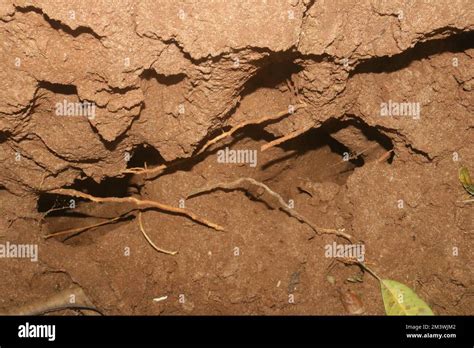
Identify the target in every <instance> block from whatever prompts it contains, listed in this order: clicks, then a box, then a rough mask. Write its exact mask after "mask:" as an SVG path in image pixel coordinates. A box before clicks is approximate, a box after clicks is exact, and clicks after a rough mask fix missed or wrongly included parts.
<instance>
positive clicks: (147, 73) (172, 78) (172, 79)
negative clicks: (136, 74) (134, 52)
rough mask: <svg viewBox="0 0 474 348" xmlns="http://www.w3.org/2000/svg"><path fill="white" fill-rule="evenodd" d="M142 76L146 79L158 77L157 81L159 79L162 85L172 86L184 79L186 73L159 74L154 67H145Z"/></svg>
mask: <svg viewBox="0 0 474 348" xmlns="http://www.w3.org/2000/svg"><path fill="white" fill-rule="evenodd" d="M140 77H141V78H142V79H145V80H151V79H156V81H158V82H159V83H160V84H162V85H166V86H171V85H175V84H177V83H179V82H181V81H183V80H184V79H185V78H186V75H185V74H176V75H163V74H158V73H157V72H156V71H155V70H154V69H145V70H144V71H143V72H142V74H141V75H140Z"/></svg>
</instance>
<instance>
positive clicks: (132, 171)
mask: <svg viewBox="0 0 474 348" xmlns="http://www.w3.org/2000/svg"><path fill="white" fill-rule="evenodd" d="M304 107H306V104H304V103H301V104H297V105H295V106H294V108H293V110H292V111H290V110H285V111H282V112H280V113H278V114H276V115H271V116H264V117H261V118H259V119H257V120H250V121H245V122H242V123H239V124H238V125H236V126H234V127H232V128H231V129H230V130H229V131H227V132H224V133H222V134H219V135H218V136H216V137H215V138H213V139H211V140H209V141H208V142H207V143H206V144H204V146H203V147H202V148H201V149H200V150H199V151H198V152H197V153H196V154H194V156H193V157H195V156H199V155H200V154H202V153H204V152H205V151H206V150H207V149H208V148H209V147H210V146H212V145H214V144H216V143H218V142H219V141H221V140H223V139H225V138H228V137H230V136H231V135H232V134H234V133H235V132H236V131H238V130H239V129H242V128H243V127H246V126H249V125H257V124H262V123H264V122H267V121H276V120H278V119H280V118H283V117H285V116H287V115H291V114H293V112H294V111H296V110H298V109H301V108H304ZM193 157H190V158H186V159H185V160H189V159H191V158H193ZM185 160H182V161H178V162H176V163H174V164H172V165H171V166H173V165H177V164H180V163H182V162H183V161H185ZM167 168H169V166H167V165H165V164H163V165H160V166H158V167H155V168H150V169H147V168H129V169H126V170H124V171H123V173H128V174H139V175H142V174H147V175H151V176H152V177H153V176H156V175H158V174H160V173H162V172H163V171H164V170H165V169H167Z"/></svg>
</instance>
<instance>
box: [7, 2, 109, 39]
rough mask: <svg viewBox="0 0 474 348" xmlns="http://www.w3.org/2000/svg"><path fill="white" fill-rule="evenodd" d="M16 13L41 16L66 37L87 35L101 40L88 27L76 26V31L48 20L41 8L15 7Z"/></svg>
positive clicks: (59, 22) (53, 20)
mask: <svg viewBox="0 0 474 348" xmlns="http://www.w3.org/2000/svg"><path fill="white" fill-rule="evenodd" d="M15 9H16V11H17V12H20V13H28V12H34V13H37V14H39V15H41V16H43V18H44V20H45V21H46V22H47V23H48V24H49V25H50V26H51V27H52V28H53V29H55V30H60V31H62V32H64V33H66V34H68V35H71V36H73V37H78V36H79V35H82V34H89V35H91V36H93V37H94V38H96V39H97V40H99V41H100V40H101V39H102V36H100V35H98V34H97V33H96V32H94V31H93V30H92V29H91V28H90V27H85V26H78V27H77V28H76V29H72V28H70V27H69V26H68V25H66V24H64V23H62V22H61V21H58V20H55V19H52V18H50V17H49V16H48V15H47V14H46V13H44V12H43V10H42V9H41V8H38V7H35V6H26V7H20V6H16V7H15Z"/></svg>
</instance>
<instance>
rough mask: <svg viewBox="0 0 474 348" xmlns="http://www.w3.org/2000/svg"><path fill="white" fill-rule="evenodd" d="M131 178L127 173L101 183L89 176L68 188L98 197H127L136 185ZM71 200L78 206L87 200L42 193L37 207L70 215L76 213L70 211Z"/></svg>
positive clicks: (39, 209) (40, 209)
mask: <svg viewBox="0 0 474 348" xmlns="http://www.w3.org/2000/svg"><path fill="white" fill-rule="evenodd" d="M131 178H132V176H131V175H127V176H125V177H123V178H106V179H104V180H102V181H101V182H100V183H97V182H95V181H94V180H92V179H90V178H87V179H85V180H76V182H75V183H74V184H73V185H71V186H70V187H68V188H71V189H74V190H78V191H81V192H84V193H88V194H90V195H93V196H96V197H112V196H113V197H126V196H130V187H131V186H133V185H134V183H133V182H131V181H132V180H131ZM71 200H74V204H75V205H76V206H78V205H80V204H81V203H84V202H86V200H85V199H82V198H78V197H70V196H64V195H58V194H51V193H42V194H40V195H39V198H38V203H37V209H38V212H40V213H45V212H47V211H49V210H54V211H51V212H50V213H48V216H64V215H68V216H69V215H71V214H74V213H73V212H71V211H69V207H70V205H71ZM58 208H64V209H58ZM56 209H58V210H56Z"/></svg>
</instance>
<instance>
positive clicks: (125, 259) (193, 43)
mask: <svg viewBox="0 0 474 348" xmlns="http://www.w3.org/2000/svg"><path fill="white" fill-rule="evenodd" d="M0 38H1V39H0V46H1V49H0V63H1V69H0V87H1V88H0V208H1V209H0V213H1V214H0V215H1V216H0V256H1V258H0V279H2V281H1V282H0V294H1V296H0V312H1V313H18V311H20V310H21V309H22V308H23V310H24V308H29V307H28V306H31V304H34V303H41V302H42V301H43V302H44V301H46V300H47V299H49V298H52V297H54V296H56V295H58V294H61V293H63V291H67V290H68V289H72V288H75V289H77V288H80V289H82V291H83V294H85V295H86V296H87V298H88V301H89V304H90V306H93V307H95V308H96V309H98V310H99V311H100V312H101V313H103V314H106V315H117V314H119V315H122V314H127V315H138V314H144V315H158V314H161V315H174V314H181V315H187V314H269V315H273V314H285V315H288V314H310V315H334V314H336V315H344V314H352V313H351V312H350V310H349V311H348V309H347V308H346V307H345V306H344V302H343V301H341V293H342V294H343V293H345V292H347V291H349V292H351V293H352V294H354V295H355V296H357V297H358V298H359V299H360V301H361V302H362V303H363V307H364V310H363V313H364V314H366V315H383V314H385V310H384V305H383V302H382V297H381V294H380V285H379V283H378V281H377V280H376V279H375V278H374V277H372V276H371V275H370V274H368V273H367V272H363V271H362V270H361V268H360V267H359V266H357V265H356V264H354V263H353V262H352V263H351V261H350V260H347V258H341V257H335V255H334V254H331V253H330V252H329V254H328V250H332V249H330V248H331V246H340V245H342V246H343V245H346V244H351V245H357V246H363V247H364V249H363V250H364V252H363V257H364V262H365V264H367V265H368V266H369V267H370V268H371V269H373V270H374V271H375V272H376V273H377V274H379V275H380V276H381V277H383V278H386V279H393V280H396V281H398V282H401V283H403V284H405V285H407V286H409V287H410V288H411V289H413V290H414V291H415V292H416V293H417V294H418V295H419V297H420V298H422V299H423V300H424V301H425V302H426V303H427V304H428V305H429V306H430V307H431V309H432V310H433V312H434V313H435V314H437V315H454V314H459V315H472V314H474V282H473V268H474V258H473V255H474V250H473V241H474V202H472V198H473V197H472V195H470V194H469V193H468V192H467V191H468V190H466V189H465V188H464V187H463V185H461V183H460V181H459V178H458V172H459V169H460V168H461V167H463V166H464V167H466V168H467V169H470V170H471V173H474V117H473V115H474V59H473V58H474V2H473V1H471V0H449V1H448V0H439V1H428V0H425V1H423V0H412V1H401V0H399V1H395V0H394V1H383V0H363V1H357V2H355V1H349V0H336V1H323V0H316V1H314V0H291V1H283V0H281V1H276V0H275V1H271V0H268V1H259V0H252V1H250V0H242V1H237V0H230V1H217V0H214V1H213V0H204V1H197V0H189V1H171V0H162V1H151V0H150V1H146V0H144V1H132V0H123V1H120V5H117V2H115V1H108V0H107V1H106V0H103V1H102V0H99V1H86V0H71V1H46V0H45V1H40V0H38V1H35V0H13V1H1V3H0ZM249 178H250V179H249ZM239 180H240V181H239ZM235 182H237V183H238V184H236V185H234V186H232V185H230V186H229V184H230V183H235ZM216 185H221V186H222V187H217V188H216V187H215V188H214V189H212V187H213V186H216ZM205 189H209V190H207V191H206V192H200V191H203V190H205ZM127 197H128V198H127ZM282 203H283V204H282ZM301 217H304V219H302V218H301ZM92 225H95V226H94V227H90V228H84V229H81V228H82V227H87V226H92ZM311 226H313V228H312V227H311ZM314 227H316V228H314ZM56 232H62V233H61V234H60V235H57V236H53V237H48V235H50V234H53V233H56ZM347 236H349V240H348V239H347V238H345V237H347ZM147 238H148V239H149V241H148V240H147ZM150 241H151V242H152V243H154V245H155V247H156V248H154V247H153V246H152V244H151V243H150ZM334 243H335V244H334ZM22 245H23V246H31V249H28V250H31V252H32V253H34V252H33V251H34V250H35V249H34V247H35V246H36V247H37V255H36V256H37V259H36V257H33V256H34V255H33V254H31V255H30V256H32V257H19V256H21V255H14V254H13V253H12V252H10V251H11V250H13V249H11V248H15V247H17V250H18V248H19V247H20V246H22ZM157 249H164V250H161V251H160V250H157ZM2 250H3V251H2ZM24 250H27V249H24ZM163 251H173V252H174V251H176V252H177V253H175V254H173V255H172V254H171V253H166V252H163ZM25 252H26V251H25ZM23 256H28V255H26V254H25V255H23ZM25 306H27V307H25ZM53 309H54V311H52V312H51V313H50V314H53V315H64V314H67V315H71V314H72V315H82V314H91V313H90V311H88V310H80V309H74V308H67V309H61V308H53ZM57 309H61V310H57Z"/></svg>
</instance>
